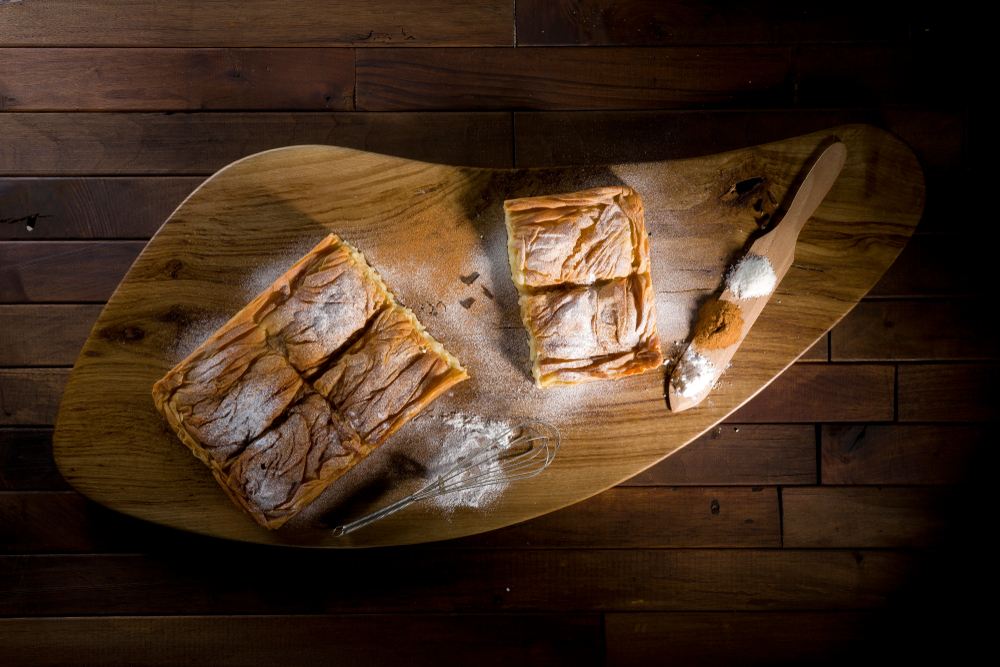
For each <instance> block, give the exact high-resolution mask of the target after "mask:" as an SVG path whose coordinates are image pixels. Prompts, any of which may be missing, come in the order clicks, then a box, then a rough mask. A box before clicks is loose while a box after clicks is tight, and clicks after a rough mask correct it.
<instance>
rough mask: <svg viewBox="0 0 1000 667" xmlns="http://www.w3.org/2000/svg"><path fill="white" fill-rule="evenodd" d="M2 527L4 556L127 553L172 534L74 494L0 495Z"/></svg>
mask: <svg viewBox="0 0 1000 667" xmlns="http://www.w3.org/2000/svg"><path fill="white" fill-rule="evenodd" d="M0 525H3V527H4V530H3V535H2V536H0V552H2V553H68V552H80V551H83V552H100V551H115V550H118V551H129V550H134V549H135V547H136V545H138V544H149V543H150V541H151V540H152V539H155V538H156V537H159V538H160V539H163V538H165V537H166V536H167V535H168V534H169V533H170V531H168V530H160V529H159V527H158V526H154V525H152V524H149V523H145V522H143V521H139V520H137V519H132V518H130V517H126V516H124V515H122V514H116V513H115V512H112V511H111V510H108V509H105V508H103V507H101V506H100V505H98V504H96V503H93V502H91V501H89V500H87V499H86V498H84V497H83V496H81V495H80V494H78V493H76V492H75V491H34V492H24V491H21V492H14V491H5V492H2V493H0ZM130 547H131V549H130Z"/></svg>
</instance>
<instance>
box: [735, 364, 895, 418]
mask: <svg viewBox="0 0 1000 667" xmlns="http://www.w3.org/2000/svg"><path fill="white" fill-rule="evenodd" d="M723 379H725V375H723ZM894 384H895V369H894V368H893V367H892V366H887V365H876V364H794V365H793V366H792V367H791V368H789V369H788V370H786V371H785V372H784V373H782V374H781V375H779V376H778V377H777V378H776V379H775V380H774V382H772V383H771V384H770V385H768V386H767V387H765V388H764V390H763V391H761V392H760V393H759V394H757V395H756V396H755V397H754V398H753V399H751V400H750V401H749V402H748V403H747V404H746V405H744V406H743V407H742V408H740V409H739V410H737V411H736V412H734V413H733V414H732V415H730V417H729V421H732V422H734V423H748V424H749V423H755V424H759V423H768V422H850V421H854V422H867V421H891V420H892V419H893V414H894V411H893V408H894V388H895V387H894Z"/></svg>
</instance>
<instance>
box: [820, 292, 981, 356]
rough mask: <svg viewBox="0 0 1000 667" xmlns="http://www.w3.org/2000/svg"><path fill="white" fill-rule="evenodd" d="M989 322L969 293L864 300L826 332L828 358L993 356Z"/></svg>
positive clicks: (979, 304)
mask: <svg viewBox="0 0 1000 667" xmlns="http://www.w3.org/2000/svg"><path fill="white" fill-rule="evenodd" d="M993 327H994V324H993V322H991V321H989V316H988V315H985V314H984V312H983V306H982V302H981V301H979V300H973V299H961V300H948V301H940V300H921V301H882V300H879V301H862V302H861V303H860V304H858V305H857V307H855V308H854V310H852V311H851V312H850V313H848V314H847V316H846V317H844V319H843V320H841V321H840V322H839V323H838V324H837V326H835V327H834V328H833V330H832V331H831V332H830V336H831V338H830V340H831V343H830V354H831V359H832V361H926V360H931V361H948V360H967V359H996V358H997V357H1000V341H998V340H997V338H996V337H995V336H994V335H993V333H994V332H993Z"/></svg>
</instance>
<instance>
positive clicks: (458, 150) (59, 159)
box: [0, 112, 513, 217]
mask: <svg viewBox="0 0 1000 667" xmlns="http://www.w3.org/2000/svg"><path fill="white" fill-rule="evenodd" d="M511 123H512V121H511V117H510V114H509V113H407V114H357V113H336V114H324V113H313V112H308V113H306V112H299V113H286V112H270V113H255V112H245V113H238V114H237V113H215V112H206V113H198V114H174V113H165V114H161V113H156V114H154V113H124V114H123V113H99V114H73V113H61V112H54V113H39V114H35V113H4V114H0V136H2V137H4V141H5V142H6V150H4V151H3V152H0V175H4V176H25V175H37V176H60V175H62V176H70V175H80V176H87V175H130V174H132V175H204V176H208V175H210V174H212V173H214V172H216V171H217V170H219V169H221V168H223V167H225V166H226V165H228V164H229V163H231V162H234V161H236V160H239V159H240V158H243V157H246V156H248V155H252V154H254V153H259V152H261V151H265V150H270V149H272V148H281V147H284V146H290V145H296V144H321V145H332V146H344V147H347V148H357V149H361V150H366V151H371V152H373V153H383V154H386V155H395V156H399V157H406V158H410V159H413V160H424V161H427V162H439V163H443V164H454V165H463V166H470V167H495V168H504V167H510V166H511V165H512V164H513V157H512V152H513V148H512V140H511V132H512V129H511V127H512V125H511ZM4 217H7V216H6V215H5V216H4Z"/></svg>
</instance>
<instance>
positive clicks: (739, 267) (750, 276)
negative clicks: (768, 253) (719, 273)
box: [726, 254, 778, 299]
mask: <svg viewBox="0 0 1000 667" xmlns="http://www.w3.org/2000/svg"><path fill="white" fill-rule="evenodd" d="M777 283H778V279H777V276H776V275H775V274H774V267H772V266H771V262H770V261H769V260H768V259H767V257H761V256H760V255H753V254H750V255H747V256H746V257H744V258H743V259H741V260H740V261H739V262H738V263H737V264H736V266H734V267H733V268H732V270H731V271H730V272H729V276H728V278H727V279H726V287H728V288H729V291H730V292H732V293H733V294H735V295H736V298H737V299H755V298H757V297H759V296H767V295H768V294H770V293H771V292H773V291H774V287H775V285H777Z"/></svg>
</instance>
